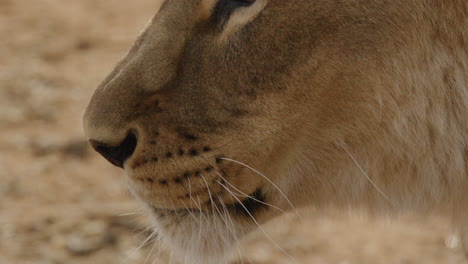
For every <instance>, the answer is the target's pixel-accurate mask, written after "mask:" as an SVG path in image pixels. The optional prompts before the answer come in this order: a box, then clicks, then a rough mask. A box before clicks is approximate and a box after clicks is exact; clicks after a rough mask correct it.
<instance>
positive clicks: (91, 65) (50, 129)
mask: <svg viewBox="0 0 468 264" xmlns="http://www.w3.org/2000/svg"><path fill="white" fill-rule="evenodd" d="M158 4H159V3H158V1H157V0H136V1H125V0H75V1H72V0H0V36H1V38H0V168H1V169H0V264H26V263H34V264H36V263H37V264H59V263H66V264H68V263H80V264H88V263H89V264H91V263H93V264H96V263H118V264H120V263H122V264H130V263H169V254H168V253H165V251H164V250H163V249H161V248H160V247H159V246H158V245H156V244H155V243H153V241H149V243H147V244H146V245H143V247H142V248H141V249H138V250H137V248H138V247H139V246H140V245H142V243H143V242H144V240H145V239H146V238H147V237H148V236H149V235H150V234H151V233H150V232H149V231H145V230H146V226H147V223H146V222H145V217H144V216H143V215H142V213H141V210H140V206H139V205H138V203H137V202H135V200H134V199H133V198H131V197H130V195H129V194H128V192H127V191H126V187H125V177H124V175H123V174H122V172H121V171H120V170H118V169H115V168H113V167H111V166H110V165H109V164H108V163H107V162H105V161H104V160H103V159H101V158H99V157H97V155H96V154H94V153H93V152H92V151H91V150H90V149H89V147H88V146H87V144H86V142H85V140H84V138H83V135H82V127H81V116H82V113H83V111H84V108H85V107H86V104H87V102H88V100H89V98H90V96H91V95H92V92H93V90H94V89H95V87H96V86H97V85H98V84H99V82H100V81H101V80H102V79H103V78H104V77H105V75H106V74H107V73H108V72H109V71H110V70H111V69H112V66H113V65H114V64H115V63H116V62H117V61H118V59H119V58H120V57H122V56H123V55H124V54H125V52H126V50H127V49H128V48H129V46H130V45H131V43H132V41H133V40H134V39H135V37H136V36H137V35H138V32H139V31H140V30H141V29H142V28H143V26H144V25H145V23H146V22H147V20H148V19H149V18H150V17H151V16H152V14H153V13H154V12H155V10H157V7H158ZM306 215H308V216H307V217H305V220H304V221H302V222H301V221H298V220H297V219H294V218H293V217H285V218H283V219H278V220H276V221H274V222H273V223H270V224H269V225H267V227H266V229H267V231H268V232H269V234H270V235H271V237H272V239H273V240H274V241H275V242H276V243H277V244H279V245H280V246H281V247H282V248H284V250H285V251H287V252H288V253H289V254H290V255H291V256H294V258H295V259H296V261H297V263H310V264H319V263H323V264H328V263H330V264H331V263H336V264H353V263H356V264H378V263H391V264H411V263H424V264H442V263H448V264H460V263H466V261H465V260H463V254H462V252H461V249H460V247H459V243H458V240H457V237H451V236H450V234H451V230H450V227H449V224H448V222H447V221H446V220H444V219H419V220H418V219H417V218H415V217H405V218H402V219H397V220H392V221H390V220H372V221H371V220H368V219H366V218H361V217H358V216H354V217H351V218H350V217H347V216H345V215H337V214H327V215H326V216H324V215H323V214H322V213H319V212H312V213H308V214H306ZM244 245H245V246H244V248H242V249H241V252H242V255H244V263H248V262H252V263H256V264H260V263H265V264H267V263H268V264H269V263H272V264H273V263H291V259H289V258H288V257H287V256H285V255H284V254H283V253H281V251H279V250H278V249H277V248H276V247H275V246H274V245H273V244H272V243H271V242H270V241H269V240H268V239H266V238H265V236H263V235H262V234H261V233H257V234H254V235H253V236H252V237H251V238H249V239H247V240H246V241H245V243H244ZM233 263H234V262H233ZM238 263H242V262H241V261H239V262H238Z"/></svg>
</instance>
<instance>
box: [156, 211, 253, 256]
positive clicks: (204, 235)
mask: <svg viewBox="0 0 468 264" xmlns="http://www.w3.org/2000/svg"><path fill="white" fill-rule="evenodd" d="M221 212H222V211H221ZM151 220H152V222H153V223H154V226H155V231H156V232H157V234H158V236H159V239H160V240H161V242H162V243H163V244H165V245H167V246H169V247H170V248H171V251H172V257H173V258H174V259H176V260H178V261H180V262H181V263H184V264H224V263H226V264H227V263H229V259H230V258H229V256H230V253H231V249H232V248H233V247H235V246H236V243H237V241H239V239H240V238H241V237H242V236H243V235H242V233H244V234H245V232H242V230H240V228H239V227H240V226H241V225H240V224H239V223H238V222H237V221H236V219H235V217H232V216H231V215H226V214H223V215H222V217H220V216H219V215H218V213H216V216H214V215H213V213H211V212H210V213H206V212H204V213H202V214H200V213H199V212H191V213H188V212H182V213H179V215H176V214H173V215H172V214H171V215H166V216H159V215H157V214H155V213H153V212H152V213H151Z"/></svg>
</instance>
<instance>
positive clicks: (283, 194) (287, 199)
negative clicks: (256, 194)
mask: <svg viewBox="0 0 468 264" xmlns="http://www.w3.org/2000/svg"><path fill="white" fill-rule="evenodd" d="M220 159H222V160H226V161H230V162H234V163H236V164H239V165H241V166H244V167H246V168H248V169H250V170H252V171H253V172H255V173H257V174H258V175H260V176H262V177H263V178H264V179H265V180H266V181H268V182H269V183H270V184H271V185H273V187H275V188H276V189H277V190H278V191H279V193H280V194H281V195H282V196H283V197H284V198H285V199H286V201H287V202H288V203H289V205H290V206H291V208H292V209H293V210H294V212H295V213H296V215H297V216H298V217H299V218H300V219H302V218H301V216H300V215H299V212H298V211H297V209H296V207H295V206H294V205H293V203H292V202H291V200H289V198H288V197H287V196H286V194H285V193H284V192H283V191H282V190H281V189H280V188H279V187H278V186H277V185H276V184H275V183H274V182H273V181H272V180H270V179H269V178H268V177H267V176H265V175H264V174H263V173H261V172H259V171H258V170H256V169H254V168H252V167H250V166H249V165H247V164H245V163H242V162H240V161H237V160H233V159H229V158H220Z"/></svg>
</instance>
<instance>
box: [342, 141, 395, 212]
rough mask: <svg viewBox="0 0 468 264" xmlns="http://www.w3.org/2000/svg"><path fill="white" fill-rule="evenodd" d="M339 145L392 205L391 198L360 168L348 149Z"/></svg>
mask: <svg viewBox="0 0 468 264" xmlns="http://www.w3.org/2000/svg"><path fill="white" fill-rule="evenodd" d="M341 147H342V148H343V150H344V151H346V153H347V154H348V155H349V157H350V158H351V160H352V161H353V162H354V164H356V166H357V167H358V168H359V170H360V171H361V172H362V174H364V176H366V178H367V180H368V181H369V182H370V183H371V184H372V186H373V187H374V188H375V189H376V190H377V192H379V193H380V194H381V195H382V196H383V197H384V198H385V200H387V201H388V202H389V203H390V205H392V206H394V204H393V202H392V200H391V199H390V198H389V197H388V196H387V195H386V194H385V193H384V192H383V191H382V190H381V189H380V188H379V186H377V184H376V183H375V182H374V181H373V180H372V178H371V177H370V176H369V174H367V172H366V171H365V170H364V169H363V168H362V166H361V165H360V164H359V162H358V161H357V160H356V159H355V158H354V156H353V155H352V154H351V152H349V151H348V149H346V148H345V147H344V146H343V145H341Z"/></svg>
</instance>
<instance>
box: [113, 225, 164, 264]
mask: <svg viewBox="0 0 468 264" xmlns="http://www.w3.org/2000/svg"><path fill="white" fill-rule="evenodd" d="M156 236H157V234H156V232H153V233H152V234H151V235H149V236H148V237H147V238H146V239H145V240H144V241H143V242H142V243H141V245H140V246H138V247H137V248H135V249H133V250H132V251H131V252H130V254H129V255H128V256H126V257H125V258H124V259H123V260H122V261H120V264H123V263H125V262H127V261H128V260H129V259H130V258H132V257H133V256H135V254H136V253H137V252H138V251H139V250H140V249H142V248H143V247H144V246H146V245H147V243H148V242H149V241H151V239H153V238H154V237H156Z"/></svg>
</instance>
